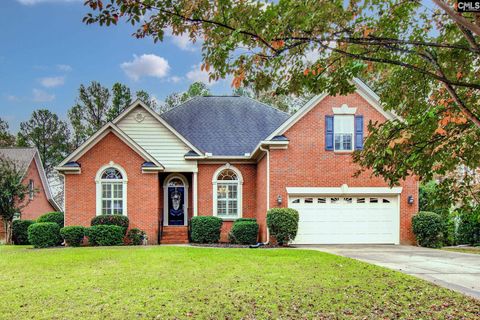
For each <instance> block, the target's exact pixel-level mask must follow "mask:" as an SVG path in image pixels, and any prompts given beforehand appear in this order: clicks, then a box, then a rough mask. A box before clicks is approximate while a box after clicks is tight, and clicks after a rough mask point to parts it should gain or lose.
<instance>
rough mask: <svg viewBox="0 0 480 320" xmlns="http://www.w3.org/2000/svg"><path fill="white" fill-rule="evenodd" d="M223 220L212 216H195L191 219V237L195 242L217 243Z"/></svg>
mask: <svg viewBox="0 0 480 320" xmlns="http://www.w3.org/2000/svg"><path fill="white" fill-rule="evenodd" d="M222 224H223V220H222V219H220V218H218V217H212V216H197V217H193V218H192V220H191V226H192V231H191V238H192V242H196V243H217V242H218V241H219V240H220V231H221V229H222Z"/></svg>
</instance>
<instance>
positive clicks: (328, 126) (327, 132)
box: [325, 116, 333, 150]
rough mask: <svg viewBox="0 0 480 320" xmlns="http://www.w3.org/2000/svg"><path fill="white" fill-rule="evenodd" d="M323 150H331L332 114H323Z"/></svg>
mask: <svg viewBox="0 0 480 320" xmlns="http://www.w3.org/2000/svg"><path fill="white" fill-rule="evenodd" d="M325 150H333V116H325Z"/></svg>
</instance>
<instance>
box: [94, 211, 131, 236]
mask: <svg viewBox="0 0 480 320" xmlns="http://www.w3.org/2000/svg"><path fill="white" fill-rule="evenodd" d="M129 223H130V222H129V220H128V217H127V216H124V215H120V214H102V215H99V216H96V217H95V218H93V219H92V221H91V226H101V225H114V226H119V227H122V229H123V234H124V235H125V233H127V229H128V225H129Z"/></svg>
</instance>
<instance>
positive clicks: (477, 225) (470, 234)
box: [457, 209, 480, 245]
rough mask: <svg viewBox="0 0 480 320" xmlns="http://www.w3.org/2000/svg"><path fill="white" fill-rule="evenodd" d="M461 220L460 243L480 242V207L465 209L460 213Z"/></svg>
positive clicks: (459, 227)
mask: <svg viewBox="0 0 480 320" xmlns="http://www.w3.org/2000/svg"><path fill="white" fill-rule="evenodd" d="M459 218H460V222H459V224H458V229H457V238H458V243H459V244H469V245H479V244H480V209H477V210H473V211H470V210H469V211H464V212H462V213H461V214H460V215H459Z"/></svg>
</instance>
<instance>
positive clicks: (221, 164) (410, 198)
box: [57, 79, 418, 244]
mask: <svg viewBox="0 0 480 320" xmlns="http://www.w3.org/2000/svg"><path fill="white" fill-rule="evenodd" d="M354 83H355V85H356V87H357V90H356V92H355V93H352V94H349V95H347V96H328V95H319V96H316V97H314V98H313V99H312V100H311V101H309V102H308V103H307V104H306V105H305V106H304V107H302V108H301V109H300V110H298V112H296V113H295V114H294V115H292V116H290V115H288V114H286V113H283V112H281V111H279V110H277V109H274V108H272V107H270V106H268V105H265V104H262V103H260V102H258V101H255V100H252V99H249V98H245V97H226V96H210V97H209V96H207V97H196V98H193V99H191V100H189V101H187V102H185V103H184V104H182V105H180V106H178V107H176V108H174V109H172V110H171V111H169V112H166V113H164V114H162V115H158V114H156V113H154V112H153V111H151V110H150V109H149V108H148V107H146V106H145V105H144V104H143V103H142V102H140V101H136V102H134V103H133V104H132V105H131V106H130V107H129V108H127V109H126V110H125V111H124V112H123V113H122V114H121V115H119V116H118V117H117V118H116V119H115V120H113V121H112V122H111V123H108V124H106V125H105V126H104V127H103V128H101V129H100V130H99V131H98V132H97V133H96V134H94V135H93V136H92V137H90V138H89V139H88V140H87V141H86V142H85V143H84V144H83V145H82V146H80V147H79V148H78V149H77V150H76V151H74V152H73V153H72V154H71V155H70V156H68V157H67V158H66V159H65V160H64V161H63V162H62V163H61V164H60V165H59V166H58V167H57V170H58V171H60V172H61V173H62V174H64V175H65V223H66V225H84V226H88V225H90V220H91V219H92V218H93V217H94V216H95V215H99V214H124V215H127V216H128V217H129V219H130V227H132V228H140V229H143V230H145V231H146V233H147V235H148V241H149V243H151V244H154V243H158V242H159V241H160V242H161V243H174V242H187V241H188V240H187V232H186V230H187V225H188V223H189V219H191V218H192V217H193V216H197V215H214V216H218V217H221V218H222V219H223V220H224V227H223V232H222V240H227V235H228V231H229V229H230V228H231V226H232V223H233V221H235V219H237V218H240V217H252V218H256V219H257V221H258V223H259V224H260V235H259V241H266V240H267V239H268V232H267V228H266V221H265V220H266V212H267V210H268V209H269V208H275V207H291V208H295V209H297V210H298V211H299V213H300V224H299V230H298V236H297V238H296V239H295V243H312V244H313V243H394V244H398V243H413V242H414V236H413V234H412V230H411V217H412V216H413V215H414V214H415V213H416V212H417V210H418V205H417V200H418V199H417V198H418V182H417V180H416V179H415V178H414V177H409V178H408V179H407V180H406V181H403V182H402V183H401V184H400V186H398V187H394V188H389V187H388V184H387V183H385V181H384V180H383V179H382V178H380V177H372V176H371V173H370V172H365V173H363V174H361V175H360V176H359V177H354V176H353V175H354V173H355V172H356V171H357V170H358V169H359V167H358V166H357V165H356V164H354V163H353V161H352V157H351V156H352V152H353V151H354V150H356V149H361V148H362V147H363V140H364V137H365V135H366V132H365V131H366V128H367V124H368V122H369V121H380V122H382V121H385V120H388V119H393V118H394V117H395V116H394V115H393V114H391V113H389V112H386V111H384V110H383V109H382V108H381V106H380V103H379V101H378V96H377V95H376V94H375V93H373V92H372V91H371V90H370V89H369V88H368V87H367V86H366V85H365V84H363V83H362V82H361V81H360V80H358V79H355V80H354ZM162 230H163V232H162ZM160 234H161V235H160Z"/></svg>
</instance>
